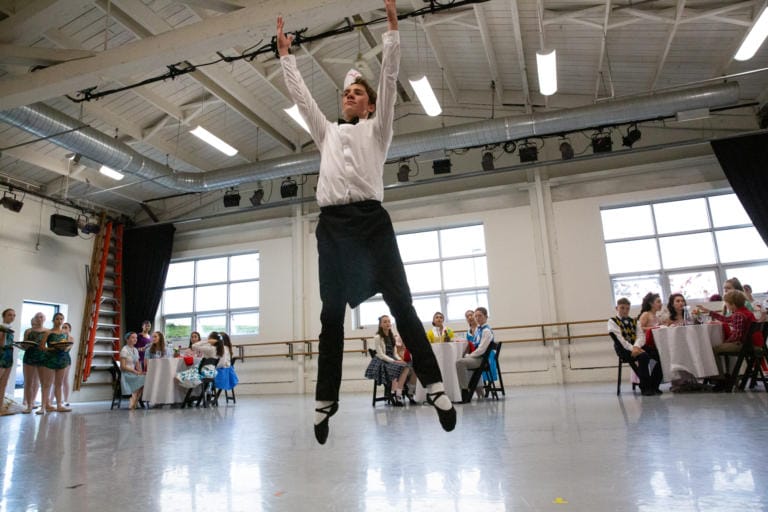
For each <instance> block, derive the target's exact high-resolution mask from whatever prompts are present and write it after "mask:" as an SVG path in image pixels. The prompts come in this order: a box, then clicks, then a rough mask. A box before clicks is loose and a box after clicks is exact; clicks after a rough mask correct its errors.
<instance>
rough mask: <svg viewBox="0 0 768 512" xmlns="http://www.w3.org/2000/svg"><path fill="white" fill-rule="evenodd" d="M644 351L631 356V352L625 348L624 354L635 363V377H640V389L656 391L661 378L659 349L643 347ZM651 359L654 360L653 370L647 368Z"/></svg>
mask: <svg viewBox="0 0 768 512" xmlns="http://www.w3.org/2000/svg"><path fill="white" fill-rule="evenodd" d="M643 350H644V352H643V353H642V354H640V355H639V356H637V357H632V352H630V351H629V350H625V351H624V352H625V355H626V356H627V357H628V358H630V359H632V360H633V361H635V362H636V363H637V377H638V378H639V379H640V389H641V390H642V391H656V390H657V389H659V385H660V384H661V379H662V378H663V375H662V374H661V363H660V362H659V351H658V350H657V349H656V347H643ZM651 360H653V361H656V364H654V365H653V370H649V366H650V363H651Z"/></svg>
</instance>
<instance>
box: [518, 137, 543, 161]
mask: <svg viewBox="0 0 768 512" xmlns="http://www.w3.org/2000/svg"><path fill="white" fill-rule="evenodd" d="M517 154H518V155H520V163H526V162H535V161H536V160H538V159H539V148H537V147H536V145H535V144H532V143H530V142H528V141H525V142H523V143H522V144H521V145H520V151H518V153H517Z"/></svg>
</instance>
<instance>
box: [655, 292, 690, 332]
mask: <svg viewBox="0 0 768 512" xmlns="http://www.w3.org/2000/svg"><path fill="white" fill-rule="evenodd" d="M685 306H686V302H685V297H683V295H682V294H681V293H673V294H672V295H670V296H669V302H667V311H666V314H665V315H663V316H662V320H661V322H662V323H663V324H664V325H666V326H675V325H685Z"/></svg>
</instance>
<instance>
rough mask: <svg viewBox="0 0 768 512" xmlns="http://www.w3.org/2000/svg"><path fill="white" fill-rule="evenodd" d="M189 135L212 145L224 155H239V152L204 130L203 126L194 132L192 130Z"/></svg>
mask: <svg viewBox="0 0 768 512" xmlns="http://www.w3.org/2000/svg"><path fill="white" fill-rule="evenodd" d="M189 133H191V134H192V135H194V136H195V137H197V138H198V139H200V140H202V141H203V142H206V143H208V144H210V145H211V146H213V147H215V148H216V149H218V150H219V151H221V152H222V153H224V154H225V155H227V156H235V155H236V154H237V150H236V149H235V148H233V147H232V146H230V145H229V144H227V143H226V142H224V141H223V140H221V139H220V138H218V137H217V136H215V135H214V134H212V133H211V132H209V131H208V130H206V129H205V128H203V127H202V126H198V127H197V128H195V129H194V130H191V131H190V132H189Z"/></svg>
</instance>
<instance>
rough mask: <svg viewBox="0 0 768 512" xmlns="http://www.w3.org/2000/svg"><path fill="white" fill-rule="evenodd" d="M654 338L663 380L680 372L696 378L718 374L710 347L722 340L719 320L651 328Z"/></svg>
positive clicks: (721, 328)
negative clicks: (707, 322) (717, 321)
mask: <svg viewBox="0 0 768 512" xmlns="http://www.w3.org/2000/svg"><path fill="white" fill-rule="evenodd" d="M653 341H654V343H655V344H656V348H657V349H658V350H659V359H660V360H661V371H662V372H663V374H664V380H665V381H669V380H670V379H673V378H674V375H675V374H677V373H681V372H687V373H690V374H693V375H694V376H696V377H698V378H704V377H709V376H711V375H717V374H718V371H717V363H716V362H715V354H714V352H713V351H712V347H714V346H715V345H719V344H721V343H722V342H723V326H722V325H721V324H719V323H709V324H701V325H682V326H677V327H660V328H658V329H653Z"/></svg>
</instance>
